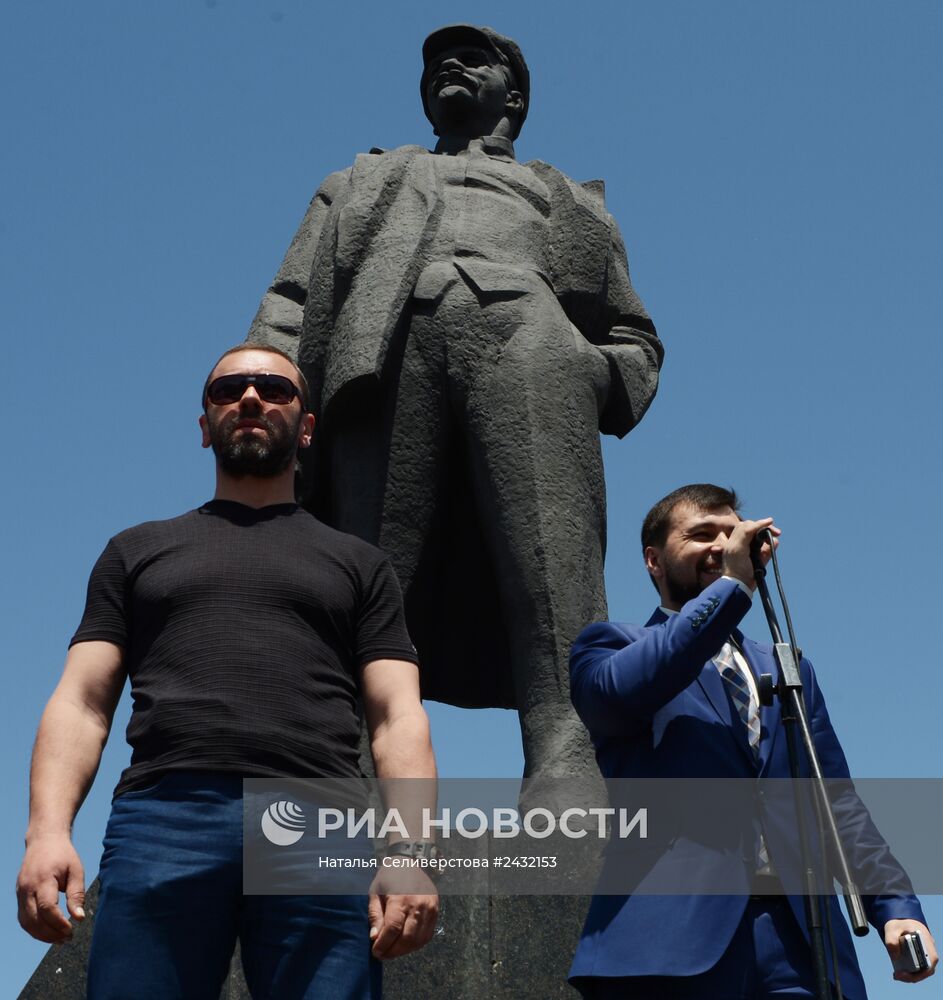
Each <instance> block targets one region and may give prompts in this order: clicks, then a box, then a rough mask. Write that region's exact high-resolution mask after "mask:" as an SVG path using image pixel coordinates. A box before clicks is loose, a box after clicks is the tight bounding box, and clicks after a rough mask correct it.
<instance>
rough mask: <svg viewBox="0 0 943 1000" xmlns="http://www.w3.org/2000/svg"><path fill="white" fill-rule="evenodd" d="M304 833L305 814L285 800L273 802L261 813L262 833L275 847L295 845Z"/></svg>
mask: <svg viewBox="0 0 943 1000" xmlns="http://www.w3.org/2000/svg"><path fill="white" fill-rule="evenodd" d="M304 832H305V814H304V812H302V810H301V807H300V806H298V805H296V804H295V803H294V802H289V801H288V800H287V799H286V800H283V801H282V802H273V803H272V804H271V805H270V806H269V807H268V809H266V810H265V812H264V813H262V833H263V834H264V835H265V839H266V840H267V841H269V843H271V844H275V845H276V846H277V847H289V846H290V845H291V844H297V843H298V841H299V840H301V837H302V835H303V834H304Z"/></svg>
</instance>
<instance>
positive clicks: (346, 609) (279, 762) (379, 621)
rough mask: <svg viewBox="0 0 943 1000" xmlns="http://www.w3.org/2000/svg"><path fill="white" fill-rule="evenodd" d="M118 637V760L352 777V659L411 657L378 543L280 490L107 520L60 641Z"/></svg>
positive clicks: (144, 780)
mask: <svg viewBox="0 0 943 1000" xmlns="http://www.w3.org/2000/svg"><path fill="white" fill-rule="evenodd" d="M95 639H99V640H105V641H107V642H113V643H115V644H116V645H118V646H121V647H122V648H123V649H124V651H125V665H126V667H127V670H128V675H129V677H130V680H131V694H132V698H133V704H134V708H133V714H132V716H131V722H130V723H129V725H128V732H127V739H128V743H130V744H131V747H132V755H131V766H130V767H129V768H127V769H126V770H125V772H124V773H123V774H122V776H121V780H120V781H119V783H118V787H117V788H116V790H115V794H116V795H120V794H121V793H122V792H127V791H131V790H132V789H136V788H143V787H146V786H147V785H149V784H151V783H152V782H153V781H155V780H156V778H157V777H158V776H160V775H161V774H163V773H165V772H167V771H178V770H187V771H226V772H238V773H240V774H243V775H245V776H247V777H273V776H278V775H289V776H292V777H306V778H307V777H331V776H338V777H347V776H350V777H355V776H357V775H358V774H359V773H360V772H359V766H358V742H359V733H360V719H359V714H358V698H359V685H358V681H359V670H360V667H361V666H363V665H364V664H366V663H369V662H370V661H371V660H378V659H396V660H409V661H412V662H414V663H415V662H416V652H415V649H414V648H413V645H412V643H411V642H410V640H409V635H408V633H407V631H406V625H405V620H404V617H403V606H402V596H401V594H400V589H399V585H398V583H397V581H396V577H395V575H394V573H393V569H392V567H391V566H390V564H389V562H388V560H387V559H386V557H385V556H384V555H383V553H381V552H380V551H379V550H378V549H375V548H374V547H373V546H371V545H368V544H367V543H366V542H363V541H361V540H360V539H358V538H354V537H353V536H351V535H344V534H341V533H340V532H338V531H334V530H333V529H332V528H329V527H327V526H326V525H324V524H321V522H320V521H318V520H316V519H315V518H314V517H312V516H311V515H310V514H309V513H307V512H306V511H305V510H303V509H302V508H300V507H298V506H297V505H295V504H276V505H274V506H270V507H264V508H262V509H261V510H255V509H253V508H251V507H246V506H244V505H243V504H239V503H234V502H232V501H228V500H212V501H210V502H209V503H207V504H204V505H203V506H202V507H201V508H199V509H198V510H194V511H190V512H189V513H187V514H184V515H182V516H181V517H176V518H173V519H171V520H168V521H151V522H148V523H146V524H141V525H138V526H137V527H135V528H130V529H128V530H127V531H123V532H121V534H119V535H116V536H115V537H114V538H113V539H111V541H110V542H109V543H108V545H107V547H106V548H105V551H104V552H103V553H102V555H101V557H100V558H99V560H98V562H97V563H96V565H95V568H94V570H93V571H92V575H91V579H90V581H89V586H88V600H87V603H86V607H85V614H84V616H83V618H82V622H81V624H80V625H79V629H78V631H77V632H76V633H75V635H74V636H73V638H72V643H76V642H86V641H88V640H95Z"/></svg>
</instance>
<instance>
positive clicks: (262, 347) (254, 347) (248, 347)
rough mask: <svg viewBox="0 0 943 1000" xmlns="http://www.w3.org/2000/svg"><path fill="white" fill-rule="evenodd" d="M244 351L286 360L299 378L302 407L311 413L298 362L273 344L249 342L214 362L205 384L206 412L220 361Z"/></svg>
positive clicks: (224, 352) (306, 386)
mask: <svg viewBox="0 0 943 1000" xmlns="http://www.w3.org/2000/svg"><path fill="white" fill-rule="evenodd" d="M242 351H264V352H265V353H266V354H277V355H278V356H279V357H280V358H284V359H285V360H286V361H287V362H288V363H289V364H290V365H291V366H292V368H294V369H295V374H296V375H297V376H298V388H299V389H300V390H301V405H302V406H303V407H304V411H305V413H310V412H311V393H310V390H309V389H308V380H307V379H306V378H305V377H304V373H303V372H302V370H301V369H300V368H299V367H298V362H297V361H295V359H294V358H293V357H292V356H291V355H290V354H286V353H285V352H284V351H283V350H281V348H278V347H273V346H272V345H271V344H250V343H248V342H244V343H242V344H236V346H235V347H230V348H229V350H228V351H223V353H222V354H220V356H219V357H218V358H217V359H216V361H215V362H214V364H213V367H212V368H210V373H209V375H207V376H206V381H205V382H204V383H203V409H204V410H205V409H206V390H207V389H208V388H209V387H210V378H211V377H212V375H213V372H215V371H216V369H217V367H218V366H219V363H220V361H222V360H223V358H228V357H229V355H230V354H240V353H241V352H242Z"/></svg>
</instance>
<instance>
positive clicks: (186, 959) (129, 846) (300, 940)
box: [88, 772, 381, 1000]
mask: <svg viewBox="0 0 943 1000" xmlns="http://www.w3.org/2000/svg"><path fill="white" fill-rule="evenodd" d="M242 813H243V805H242V779H241V778H239V777H235V776H229V775H223V774H204V773H195V772H181V773H176V774H168V775H166V776H164V777H163V778H162V779H161V780H160V781H159V782H158V783H157V784H156V785H154V786H152V787H150V788H147V789H143V790H141V791H136V792H127V793H125V794H124V795H121V796H120V797H119V798H117V799H115V801H114V804H113V806H112V812H111V818H110V819H109V821H108V829H107V831H106V833H105V851H104V854H103V856H102V863H101V870H100V872H99V877H100V880H101V892H100V896H99V902H98V911H97V913H96V915H95V929H94V933H93V936H92V947H91V953H90V955H89V968H88V997H89V1000H138V998H140V1000H145V998H146V1000H153V998H155V997H160V998H161V1000H176V998H179V1000H203V998H206V1000H218V998H219V995H220V991H221V989H222V985H223V982H224V980H225V978H226V974H227V971H228V969H229V963H230V960H231V958H232V955H233V951H234V950H235V944H236V940H237V939H238V941H239V943H240V948H241V955H242V966H243V971H244V973H245V977H246V983H247V985H248V987H249V992H250V993H251V995H252V997H253V998H254V1000H261V998H271V1000H313V998H315V997H330V998H331V1000H379V997H380V995H381V987H380V980H381V974H380V963H379V962H378V961H377V960H376V959H374V958H373V957H372V956H371V954H370V941H369V937H368V925H367V898H366V896H244V895H243V894H242V865H243V857H242V831H243V815H242Z"/></svg>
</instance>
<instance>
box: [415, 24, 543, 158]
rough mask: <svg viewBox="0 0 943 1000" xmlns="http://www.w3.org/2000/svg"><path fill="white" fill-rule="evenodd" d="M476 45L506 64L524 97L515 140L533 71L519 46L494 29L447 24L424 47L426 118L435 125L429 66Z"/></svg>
mask: <svg viewBox="0 0 943 1000" xmlns="http://www.w3.org/2000/svg"><path fill="white" fill-rule="evenodd" d="M468 44H471V45H477V46H480V47H482V48H485V49H490V50H491V51H492V52H494V53H496V54H497V56H498V58H499V59H500V60H501V61H502V62H503V63H505V64H506V65H507V66H508V68H509V69H510V70H511V73H512V75H513V76H514V82H515V88H514V89H515V90H517V91H518V92H519V93H520V95H521V100H522V101H523V107H522V108H521V114H520V117H519V118H518V121H517V126H516V128H515V131H514V136H513V138H515V139H516V138H517V137H518V135H519V134H520V131H521V126H522V125H523V124H524V119H525V118H526V117H527V107H528V105H529V104H530V71H529V70H528V69H527V63H526V62H525V60H524V54H523V53H522V52H521V48H520V46H519V45H518V44H517V42H515V41H514V39H513V38H508V37H507V36H506V35H501V34H498V32H497V31H495V30H494V28H488V27H484V26H482V27H478V26H477V25H474V24H447V25H446V26H445V27H444V28H438V29H437V30H436V31H433V32H432V34H431V35H430V36H429V37H428V38H427V39H426V40H425V41H424V42H423V43H422V65H423V70H422V79H421V80H420V81H419V92H420V94H421V95H422V109H423V111H425V113H426V117H427V118H428V119H429V121H430V122H432V124H433V125H435V122H434V121H432V115H430V114H429V106H428V105H427V104H426V79H427V77H426V71H427V69H428V68H429V63H430V61H431V60H432V59H434V58H435V57H436V56H437V55H438V54H439V53H440V52H442V51H444V50H445V49H449V48H452V47H454V46H456V45H468Z"/></svg>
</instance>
